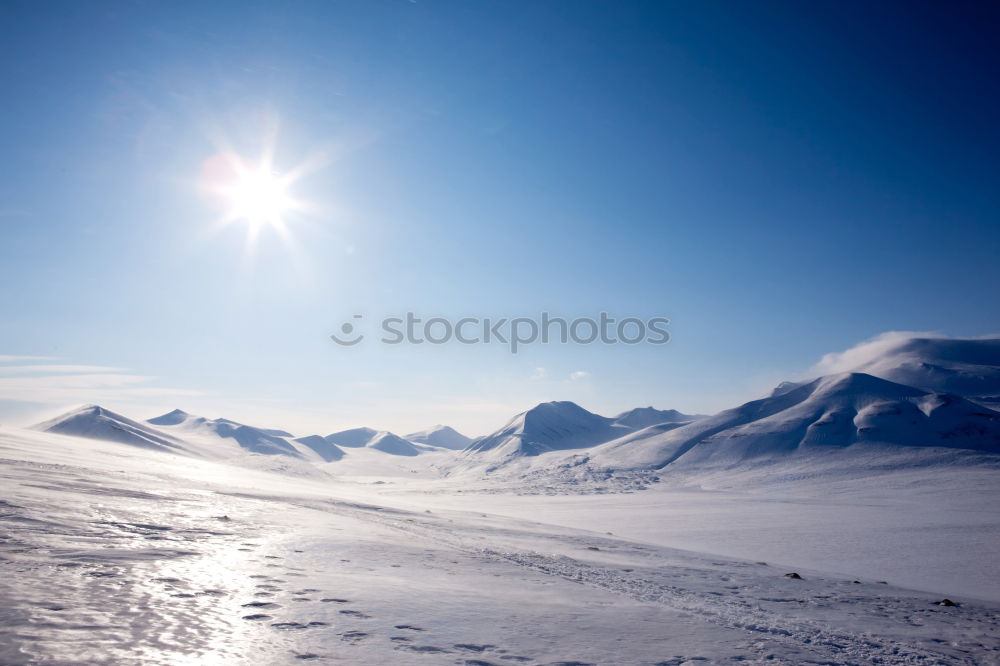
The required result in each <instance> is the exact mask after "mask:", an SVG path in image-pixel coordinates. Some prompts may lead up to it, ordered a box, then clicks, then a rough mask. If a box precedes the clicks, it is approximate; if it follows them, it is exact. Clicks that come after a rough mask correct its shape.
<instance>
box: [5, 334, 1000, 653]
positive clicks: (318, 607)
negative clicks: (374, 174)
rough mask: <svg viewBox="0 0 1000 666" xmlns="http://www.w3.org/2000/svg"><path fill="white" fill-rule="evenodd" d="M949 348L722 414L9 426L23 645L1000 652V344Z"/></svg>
mask: <svg viewBox="0 0 1000 666" xmlns="http://www.w3.org/2000/svg"><path fill="white" fill-rule="evenodd" d="M951 342H953V341H945V342H942V341H940V340H938V339H935V338H929V339H920V340H913V339H910V338H906V339H905V340H903V339H902V338H900V337H899V336H895V337H891V338H885V339H880V340H877V341H875V342H873V343H871V344H870V345H869V346H868V347H863V348H860V349H856V350H853V351H849V352H845V353H844V354H841V355H835V356H833V357H828V358H827V359H825V361H824V364H821V366H823V367H827V368H828V369H831V370H832V369H835V368H840V367H843V366H849V369H847V370H846V371H839V372H833V373H831V374H827V375H824V376H822V377H819V378H817V379H813V380H807V381H796V382H783V383H782V384H781V385H779V387H778V388H777V389H775V390H774V391H773V392H772V393H771V394H770V395H768V396H767V397H764V398H761V399H759V400H754V401H751V402H748V403H746V404H744V405H740V406H738V407H735V408H733V409H730V410H726V411H724V412H720V413H719V414H716V415H714V416H709V417H696V416H689V415H685V414H680V413H679V412H675V411H673V410H656V409H653V408H651V407H648V408H639V409H635V410H631V411H629V412H625V413H623V414H620V415H618V416H617V417H605V416H601V415H598V414H594V413H592V412H589V411H587V410H585V409H583V408H582V407H580V406H578V405H576V404H574V403H570V402H550V403H543V404H541V405H538V406H536V407H534V408H532V409H530V410H528V411H526V412H523V413H521V414H519V415H517V416H515V417H514V418H513V419H511V421H510V422H508V423H507V424H506V425H505V426H504V427H503V428H501V429H500V430H498V431H497V432H495V433H493V434H491V435H488V436H486V437H481V438H479V439H477V440H474V441H473V442H472V443H471V444H470V445H469V446H467V447H464V448H462V450H458V449H459V448H460V446H459V445H460V443H461V441H462V440H461V439H459V438H462V437H463V436H462V435H460V434H459V433H456V432H455V431H453V430H451V429H450V428H447V427H445V426H435V427H433V428H430V429H428V430H425V431H421V432H419V433H413V434H411V435H409V436H408V437H407V438H403V437H399V436H397V435H395V434H393V433H391V432H388V431H384V430H377V429H374V428H354V429H351V430H346V431H340V432H335V433H333V434H331V435H328V436H326V437H322V436H319V435H306V436H303V437H294V436H293V435H292V434H291V433H289V432H288V431H285V430H279V429H274V428H258V427H253V426H249V425H246V424H241V423H237V422H234V421H231V420H228V419H222V418H220V419H207V418H204V417H200V416H195V415H192V414H188V413H186V412H184V411H182V410H173V411H171V412H169V413H167V414H164V415H162V416H159V417H155V418H153V419H150V420H149V421H147V422H145V423H142V422H139V421H134V420H132V419H129V418H127V417H125V416H122V415H120V414H115V413H114V412H111V411H109V410H107V409H104V408H102V407H99V406H96V405H88V406H86V407H83V408H80V409H77V410H74V411H72V412H69V413H68V414H65V415H63V416H61V417H58V418H56V419H52V420H50V421H46V422H45V423H42V424H39V425H38V426H36V427H35V428H34V429H29V430H11V429H0V477H2V478H3V479H4V495H3V499H2V500H0V522H2V530H0V598H2V599H3V600H4V603H3V604H2V605H0V663H2V664H29V663H53V664H67V663H95V664H99V663H109V664H118V663H143V664H154V665H155V664H189V663H227V664H228V663H255V664H256V663H266V664H281V663H298V661H299V660H315V661H318V662H320V663H392V664H465V665H467V666H481V665H482V664H509V663H524V664H536V665H537V664H550V665H552V664H614V665H618V664H683V663H690V664H693V663H722V662H737V661H746V662H751V663H761V662H773V663H788V664H799V663H823V664H867V663H880V664H896V663H899V664H912V663H934V664H980V663H1000V631H998V619H1000V582H998V581H1000V558H998V557H997V555H996V545H997V543H998V537H1000V483H997V479H998V478H1000V413H998V412H996V411H993V410H991V409H989V408H987V406H984V405H989V404H992V403H991V402H990V401H989V400H988V399H987V398H989V396H988V395H986V393H984V392H988V390H991V389H990V387H991V386H992V384H990V382H991V381H993V379H992V378H993V377H994V376H995V373H994V372H993V370H994V369H995V368H994V365H995V364H996V361H997V359H996V358H995V357H994V356H993V355H992V354H993V353H994V351H995V343H996V341H995V340H981V341H975V340H973V341H962V344H951ZM872 345H874V347H872ZM873 348H877V350H878V353H879V354H881V356H879V355H878V354H873V353H872V352H873ZM887 359H888V360H887ZM853 366H863V367H864V369H865V370H870V371H871V372H870V373H869V372H862V371H860V370H859V369H858V368H856V367H853ZM907 373H910V374H907ZM913 373H916V374H913ZM890 376H891V377H890ZM904 376H905V377H908V378H910V379H918V380H919V382H918V383H919V385H916V383H915V384H912V385H911V384H904V383H900V382H899V381H897V380H898V379H900V378H902V377H904ZM943 389H949V390H948V391H945V390H943ZM792 573H795V574H797V576H788V575H787V574H792ZM945 598H948V599H951V600H952V601H954V602H956V604H957V605H955V606H947V605H940V604H939V603H937V602H940V601H942V600H943V599H945Z"/></svg>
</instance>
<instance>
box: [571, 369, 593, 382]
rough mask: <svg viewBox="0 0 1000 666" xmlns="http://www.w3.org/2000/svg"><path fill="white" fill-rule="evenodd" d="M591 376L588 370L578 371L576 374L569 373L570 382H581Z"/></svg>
mask: <svg viewBox="0 0 1000 666" xmlns="http://www.w3.org/2000/svg"><path fill="white" fill-rule="evenodd" d="M589 376H590V373H589V372H587V371H586V370H577V371H576V372H571V373H569V380H570V381H571V382H579V381H582V380H584V379H586V378H587V377H589Z"/></svg>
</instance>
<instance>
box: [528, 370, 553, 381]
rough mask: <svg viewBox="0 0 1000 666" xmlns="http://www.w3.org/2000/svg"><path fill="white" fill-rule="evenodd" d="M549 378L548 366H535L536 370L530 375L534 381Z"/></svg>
mask: <svg viewBox="0 0 1000 666" xmlns="http://www.w3.org/2000/svg"><path fill="white" fill-rule="evenodd" d="M548 378H549V371H548V370H547V369H546V368H542V367H537V368H535V371H534V372H532V373H531V377H529V378H528V379H530V380H531V381H533V382H538V381H541V380H543V379H548Z"/></svg>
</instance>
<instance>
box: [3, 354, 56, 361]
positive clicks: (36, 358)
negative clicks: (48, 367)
mask: <svg viewBox="0 0 1000 666" xmlns="http://www.w3.org/2000/svg"><path fill="white" fill-rule="evenodd" d="M54 360H56V359H55V357H54V356H10V355H4V354H0V363H23V362H25V361H54Z"/></svg>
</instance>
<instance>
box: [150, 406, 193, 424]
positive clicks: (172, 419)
mask: <svg viewBox="0 0 1000 666" xmlns="http://www.w3.org/2000/svg"><path fill="white" fill-rule="evenodd" d="M189 418H191V414H188V413H187V412H185V411H184V410H183V409H175V410H173V411H169V412H167V413H166V414H161V415H160V416H154V417H153V418H151V419H146V422H147V423H152V424H153V425H177V424H178V423H183V422H184V421H187V420H188V419H189Z"/></svg>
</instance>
